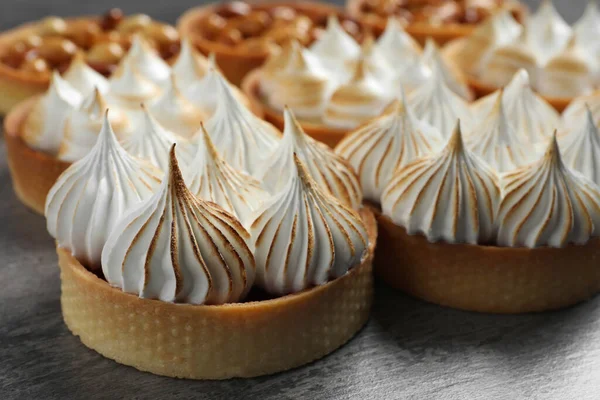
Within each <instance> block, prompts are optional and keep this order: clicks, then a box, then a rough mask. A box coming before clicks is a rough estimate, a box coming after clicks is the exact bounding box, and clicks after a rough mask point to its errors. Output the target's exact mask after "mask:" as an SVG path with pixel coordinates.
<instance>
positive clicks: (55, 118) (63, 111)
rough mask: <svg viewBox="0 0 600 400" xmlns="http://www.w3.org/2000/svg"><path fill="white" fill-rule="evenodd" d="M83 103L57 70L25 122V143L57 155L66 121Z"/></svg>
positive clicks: (23, 136) (23, 134) (23, 135)
mask: <svg viewBox="0 0 600 400" xmlns="http://www.w3.org/2000/svg"><path fill="white" fill-rule="evenodd" d="M81 101H82V98H81V94H79V92H78V91H77V90H76V89H75V88H73V87H72V86H71V85H70V84H69V83H67V82H66V81H65V80H64V79H63V78H61V77H60V75H59V74H58V72H56V71H54V72H53V73H52V79H51V81H50V87H49V89H48V90H47V91H46V93H45V94H44V95H43V96H42V97H40V98H39V99H38V100H37V102H36V103H35V105H34V106H33V108H32V110H31V112H30V113H29V115H28V116H27V119H26V120H25V124H24V125H23V133H22V138H23V140H24V141H25V143H27V145H28V146H29V147H31V148H33V149H36V150H41V151H44V152H46V153H48V154H51V155H55V154H56V153H57V152H58V149H59V147H60V143H61V141H62V138H63V132H64V123H65V119H66V117H67V115H69V113H70V112H71V111H72V110H73V109H75V107H79V105H80V104H81Z"/></svg>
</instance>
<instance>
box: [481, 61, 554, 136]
mask: <svg viewBox="0 0 600 400" xmlns="http://www.w3.org/2000/svg"><path fill="white" fill-rule="evenodd" d="M496 96H497V93H492V94H490V95H488V96H485V97H483V98H481V99H479V100H477V101H476V102H475V103H473V105H472V109H473V114H474V115H479V116H485V115H488V114H489V113H490V112H491V110H492V108H493V107H494V104H495V102H496ZM503 99H504V100H503V105H504V110H505V112H506V115H510V122H511V124H512V126H513V128H514V129H515V131H516V132H517V134H518V135H519V136H520V137H522V139H523V140H525V141H529V142H531V143H536V142H540V141H542V140H544V139H545V138H547V137H548V136H549V135H550V134H552V132H553V131H554V130H555V129H557V128H558V127H560V116H559V114H558V112H557V111H556V110H555V109H554V108H553V107H552V106H551V105H550V104H548V102H546V101H545V100H544V99H543V98H541V97H540V96H539V95H537V94H536V93H534V92H533V90H531V85H530V83H529V75H528V74H527V71H525V70H524V69H521V70H519V71H518V72H517V73H516V74H515V76H514V77H513V79H512V81H511V82H510V83H509V84H508V86H506V88H505V89H504V95H503Z"/></svg>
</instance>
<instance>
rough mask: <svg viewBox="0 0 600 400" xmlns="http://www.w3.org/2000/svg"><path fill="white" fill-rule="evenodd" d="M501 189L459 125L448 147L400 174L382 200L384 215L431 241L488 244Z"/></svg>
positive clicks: (411, 164)
mask: <svg viewBox="0 0 600 400" xmlns="http://www.w3.org/2000/svg"><path fill="white" fill-rule="evenodd" d="M499 199H500V189H499V183H498V178H497V176H496V174H495V173H494V172H493V171H492V170H491V169H490V168H489V167H488V166H487V164H485V163H484V162H483V161H482V160H480V159H479V158H478V157H476V156H474V155H473V154H471V153H470V152H469V151H468V150H467V149H466V148H465V147H464V144H463V140H462V134H461V130H460V123H458V124H457V126H456V128H455V129H454V132H453V133H452V136H451V137H450V139H449V140H448V143H447V144H446V146H445V147H444V148H443V149H442V150H441V151H440V152H439V153H436V154H431V155H428V156H424V157H422V158H419V159H417V160H416V161H414V162H412V163H410V164H408V165H407V166H406V167H404V168H401V169H399V170H397V171H396V173H395V174H394V177H393V178H392V180H391V182H390V184H389V185H388V186H387V187H386V189H385V190H384V192H383V195H382V197H381V205H382V209H383V213H384V214H385V215H386V216H388V217H389V218H391V219H392V221H393V222H394V223H395V224H397V225H400V226H403V227H404V228H406V231H407V232H408V234H411V235H412V234H417V233H419V234H423V235H424V236H426V237H427V239H428V240H429V241H430V242H436V241H440V240H441V241H445V242H448V243H471V244H477V243H479V244H481V243H488V242H490V241H492V240H493V239H494V217H495V211H496V206H497V203H498V201H499Z"/></svg>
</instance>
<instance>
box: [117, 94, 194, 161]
mask: <svg viewBox="0 0 600 400" xmlns="http://www.w3.org/2000/svg"><path fill="white" fill-rule="evenodd" d="M142 112H143V117H142V118H141V121H140V122H139V124H138V125H137V126H136V128H135V129H134V130H133V132H132V133H131V134H130V135H129V136H128V137H126V138H125V139H124V140H123V141H122V145H123V148H124V149H125V150H127V151H128V152H129V154H131V155H133V156H135V157H139V158H142V159H144V160H146V161H148V162H150V163H152V164H153V165H154V166H156V167H158V168H160V169H161V171H167V170H168V168H169V149H170V148H171V146H173V144H174V143H178V144H179V145H178V146H177V157H178V158H179V159H180V160H181V161H182V162H183V163H184V164H185V165H187V164H189V163H190V162H191V161H192V159H193V157H194V146H193V144H192V143H190V142H188V141H187V140H186V139H185V138H183V137H181V136H179V135H177V134H176V133H174V132H172V131H170V130H168V129H166V128H165V127H164V126H162V125H161V124H160V123H159V122H158V121H157V120H156V118H155V117H154V114H153V112H152V111H150V110H148V109H147V108H146V107H145V106H144V105H142Z"/></svg>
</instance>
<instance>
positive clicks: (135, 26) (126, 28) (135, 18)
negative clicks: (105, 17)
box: [116, 14, 152, 33]
mask: <svg viewBox="0 0 600 400" xmlns="http://www.w3.org/2000/svg"><path fill="white" fill-rule="evenodd" d="M151 23H152V18H150V17H149V16H148V15H146V14H135V15H131V16H129V17H125V18H124V19H123V21H121V22H120V23H119V24H118V25H117V27H116V30H117V31H119V32H121V33H133V32H137V31H139V30H141V29H143V28H145V27H146V26H148V25H150V24H151Z"/></svg>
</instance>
